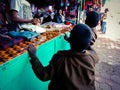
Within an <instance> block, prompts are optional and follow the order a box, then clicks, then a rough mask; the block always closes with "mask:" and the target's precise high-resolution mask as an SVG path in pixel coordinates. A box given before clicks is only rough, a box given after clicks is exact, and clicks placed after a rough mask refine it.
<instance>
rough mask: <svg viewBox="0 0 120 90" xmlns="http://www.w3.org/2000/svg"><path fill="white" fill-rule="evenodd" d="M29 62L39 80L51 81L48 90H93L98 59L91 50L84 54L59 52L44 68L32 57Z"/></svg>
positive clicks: (69, 51)
mask: <svg viewBox="0 0 120 90" xmlns="http://www.w3.org/2000/svg"><path fill="white" fill-rule="evenodd" d="M30 62H31V64H32V69H33V71H34V72H35V74H36V76H37V77H38V78H39V79H40V80H42V81H47V80H51V82H50V84H49V87H48V88H49V90H95V85H94V81H95V64H96V63H97V62H98V57H97V54H96V52H95V51H94V50H92V49H91V50H87V51H85V52H75V51H71V50H68V51H59V52H58V53H57V54H55V55H54V56H53V58H52V60H51V61H50V63H49V65H48V66H46V67H43V66H42V64H41V63H40V62H39V60H38V58H37V57H36V56H34V55H33V56H32V58H31V60H30Z"/></svg>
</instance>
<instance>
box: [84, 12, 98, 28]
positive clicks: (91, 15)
mask: <svg viewBox="0 0 120 90" xmlns="http://www.w3.org/2000/svg"><path fill="white" fill-rule="evenodd" d="M99 20H100V16H99V14H98V13H97V12H95V11H91V12H88V13H87V15H86V20H85V24H87V25H88V26H89V27H91V28H93V27H96V26H97V25H98V22H99Z"/></svg>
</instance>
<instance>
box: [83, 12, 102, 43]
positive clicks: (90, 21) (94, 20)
mask: <svg viewBox="0 0 120 90" xmlns="http://www.w3.org/2000/svg"><path fill="white" fill-rule="evenodd" d="M99 20H100V16H99V14H98V13H97V12H95V11H90V12H88V13H87V15H86V20H85V24H87V25H88V26H89V27H90V28H91V29H92V41H91V45H92V43H93V44H94V43H95V41H96V39H97V30H96V26H97V25H98V22H99Z"/></svg>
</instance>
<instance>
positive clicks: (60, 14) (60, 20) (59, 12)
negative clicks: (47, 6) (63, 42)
mask: <svg viewBox="0 0 120 90" xmlns="http://www.w3.org/2000/svg"><path fill="white" fill-rule="evenodd" d="M53 22H57V23H64V22H65V15H64V14H63V11H62V9H58V10H57V13H56V14H55V15H54V19H53Z"/></svg>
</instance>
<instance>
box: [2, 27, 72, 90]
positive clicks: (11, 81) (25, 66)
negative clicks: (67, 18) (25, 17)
mask: <svg viewBox="0 0 120 90" xmlns="http://www.w3.org/2000/svg"><path fill="white" fill-rule="evenodd" d="M69 30H70V27H69V28H68V27H67V28H64V29H61V30H56V31H47V32H45V33H44V34H42V35H41V37H39V38H35V39H34V40H33V41H23V42H21V43H20V44H17V45H14V46H13V47H10V48H8V49H6V50H0V53H1V54H0V58H2V61H1V64H0V89H1V90H8V89H11V90H47V88H48V83H49V81H47V82H42V81H40V80H39V79H38V78H37V77H36V76H35V74H34V72H33V71H32V68H31V65H30V62H29V59H30V58H29V56H28V53H27V50H26V48H27V46H28V45H29V44H31V43H33V44H35V45H36V46H37V52H38V53H37V56H38V58H39V59H40V60H41V62H42V64H43V65H44V66H46V65H48V63H49V60H50V59H51V57H52V56H53V54H55V53H56V52H57V51H58V50H67V49H69V48H70V46H69V43H68V42H67V41H65V40H64V34H63V33H65V32H66V33H67V34H69V32H68V31H69Z"/></svg>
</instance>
